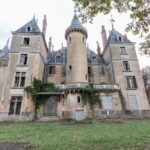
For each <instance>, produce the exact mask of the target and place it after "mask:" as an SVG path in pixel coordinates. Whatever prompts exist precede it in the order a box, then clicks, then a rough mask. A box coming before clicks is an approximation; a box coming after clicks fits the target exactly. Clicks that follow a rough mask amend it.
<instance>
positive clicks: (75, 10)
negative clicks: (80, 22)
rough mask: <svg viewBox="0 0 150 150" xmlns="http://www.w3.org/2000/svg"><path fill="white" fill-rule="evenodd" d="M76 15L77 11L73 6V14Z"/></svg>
mask: <svg viewBox="0 0 150 150" xmlns="http://www.w3.org/2000/svg"><path fill="white" fill-rule="evenodd" d="M76 13H77V9H76V6H74V14H75V15H76Z"/></svg>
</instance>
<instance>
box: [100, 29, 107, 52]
mask: <svg viewBox="0 0 150 150" xmlns="http://www.w3.org/2000/svg"><path fill="white" fill-rule="evenodd" d="M101 36H102V43H103V49H105V47H106V45H107V34H106V30H105V27H104V26H102V32H101Z"/></svg>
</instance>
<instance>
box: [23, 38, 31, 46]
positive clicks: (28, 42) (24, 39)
mask: <svg viewBox="0 0 150 150" xmlns="http://www.w3.org/2000/svg"><path fill="white" fill-rule="evenodd" d="M22 43H23V45H24V46H30V37H23V41H22Z"/></svg>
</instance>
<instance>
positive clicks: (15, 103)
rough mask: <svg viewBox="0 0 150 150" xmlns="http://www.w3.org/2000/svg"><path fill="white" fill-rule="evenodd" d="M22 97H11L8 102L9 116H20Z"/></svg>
mask: <svg viewBox="0 0 150 150" xmlns="http://www.w3.org/2000/svg"><path fill="white" fill-rule="evenodd" d="M21 105H22V96H12V97H11V100H10V107H9V113H8V114H9V115H20V112H21Z"/></svg>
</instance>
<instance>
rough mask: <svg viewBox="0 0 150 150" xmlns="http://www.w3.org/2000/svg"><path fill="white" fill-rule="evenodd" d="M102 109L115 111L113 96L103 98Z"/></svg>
mask: <svg viewBox="0 0 150 150" xmlns="http://www.w3.org/2000/svg"><path fill="white" fill-rule="evenodd" d="M101 100H102V108H103V109H105V110H113V101H112V97H111V96H101Z"/></svg>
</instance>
